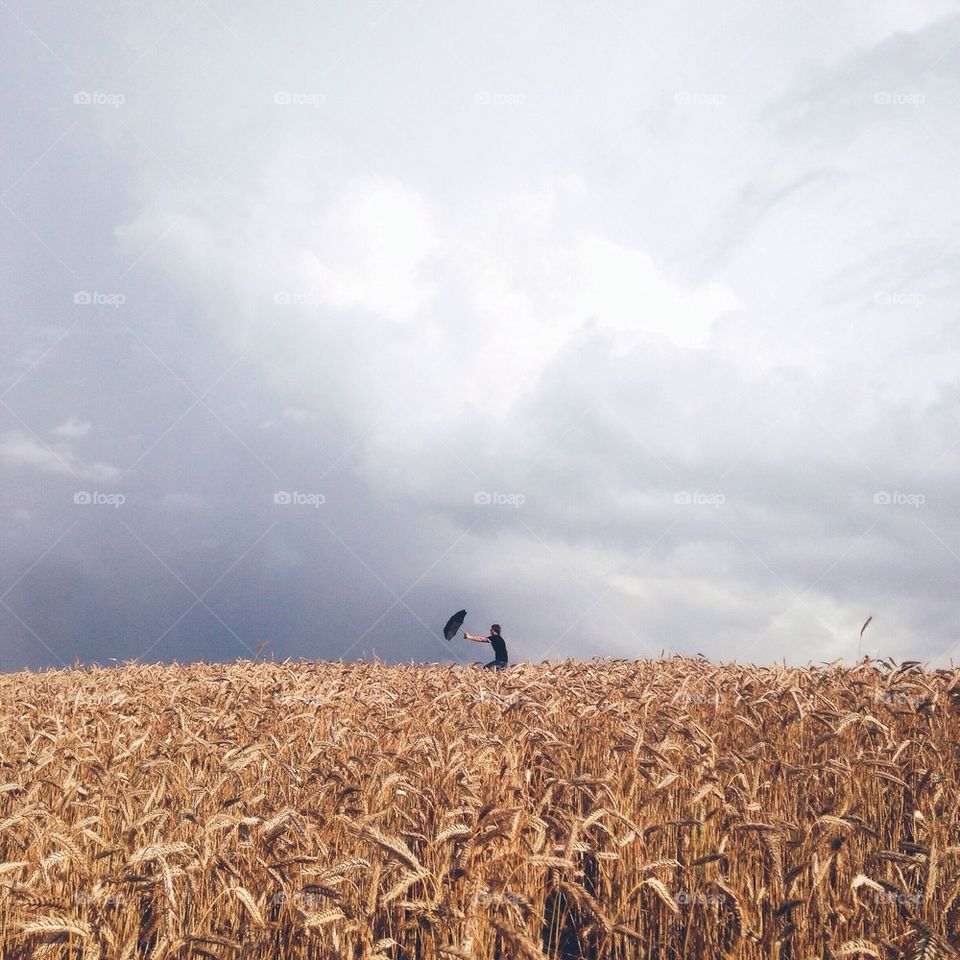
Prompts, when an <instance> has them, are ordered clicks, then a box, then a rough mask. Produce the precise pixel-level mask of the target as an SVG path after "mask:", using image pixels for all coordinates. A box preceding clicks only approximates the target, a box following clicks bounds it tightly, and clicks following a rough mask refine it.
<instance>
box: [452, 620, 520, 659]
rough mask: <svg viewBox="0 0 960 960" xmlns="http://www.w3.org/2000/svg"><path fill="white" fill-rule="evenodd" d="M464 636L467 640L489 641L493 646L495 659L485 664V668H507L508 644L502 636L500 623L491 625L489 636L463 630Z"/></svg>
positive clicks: (476, 641)
mask: <svg viewBox="0 0 960 960" xmlns="http://www.w3.org/2000/svg"><path fill="white" fill-rule="evenodd" d="M463 636H464V638H465V639H466V640H473V641H474V642H475V643H489V644H490V646H491V647H493V660H491V661H490V662H489V663H488V664H485V665H484V670H503V669H505V668H506V666H507V663H508V662H509V661H508V660H507V645H506V643H504V640H503V637H502V636H500V624H499V623H494V624H492V625H491V626H490V636H489V637H478V636H477V635H476V634H475V633H467V631H466V630H464V631H463Z"/></svg>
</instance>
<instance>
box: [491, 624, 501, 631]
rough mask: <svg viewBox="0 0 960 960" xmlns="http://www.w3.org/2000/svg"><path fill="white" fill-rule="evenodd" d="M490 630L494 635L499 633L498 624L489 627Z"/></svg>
mask: <svg viewBox="0 0 960 960" xmlns="http://www.w3.org/2000/svg"><path fill="white" fill-rule="evenodd" d="M490 629H491V630H492V631H493V632H494V633H499V632H500V624H499V623H495V624H493V625H492V626H491V627H490Z"/></svg>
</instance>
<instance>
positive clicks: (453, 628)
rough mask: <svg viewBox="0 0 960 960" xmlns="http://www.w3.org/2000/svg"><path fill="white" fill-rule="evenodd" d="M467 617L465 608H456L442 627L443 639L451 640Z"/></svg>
mask: <svg viewBox="0 0 960 960" xmlns="http://www.w3.org/2000/svg"><path fill="white" fill-rule="evenodd" d="M466 619H467V611H466V610H458V611H457V612H456V613H455V614H454V615H453V616H452V617H451V618H450V619H449V620H448V621H447V625H446V626H445V627H444V628H443V637H444V639H445V640H452V639H453V638H454V636H455V635H456V634H457V633H458V632H459V630H460V628H461V627H462V626H463V621H464V620H466Z"/></svg>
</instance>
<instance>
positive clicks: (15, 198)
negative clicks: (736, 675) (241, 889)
mask: <svg viewBox="0 0 960 960" xmlns="http://www.w3.org/2000/svg"><path fill="white" fill-rule="evenodd" d="M344 10H345V8H340V7H332V6H331V7H319V8H318V7H314V6H310V7H307V6H300V5H296V4H295V5H291V6H289V7H287V8H286V10H285V13H284V15H283V16H281V15H279V14H277V15H275V16H274V15H270V16H268V15H267V14H265V13H264V12H263V11H262V10H260V9H259V8H256V7H253V6H250V7H246V6H242V5H241V6H240V7H236V8H226V7H223V8H222V7H220V6H218V5H216V4H207V3H200V4H193V5H189V4H188V5H184V6H182V7H179V8H177V9H170V10H165V11H162V12H161V11H147V10H139V11H138V10H134V9H133V8H130V9H129V10H126V11H125V12H123V13H119V14H115V15H113V16H105V17H96V16H88V15H86V14H84V15H83V16H81V14H80V13H79V12H71V13H70V14H69V15H65V14H62V13H55V12H54V11H52V10H48V11H42V10H41V11H36V10H33V9H30V8H28V7H26V6H23V7H22V8H21V6H18V5H13V6H11V7H9V8H7V9H6V11H5V12H4V13H3V16H4V18H5V20H6V23H5V26H6V27H7V28H8V29H7V30H6V31H5V36H6V41H5V43H6V48H5V62H7V63H9V64H12V65H13V67H14V69H13V70H12V71H11V72H10V79H9V80H8V83H7V87H6V89H5V91H4V97H5V107H6V108H7V109H6V113H7V115H8V116H10V117H11V118H12V136H11V137H10V138H9V141H8V142H9V143H10V144H12V148H10V149H8V150H7V151H6V152H5V153H4V154H3V156H2V157H0V171H2V175H3V186H2V188H0V189H2V191H3V201H4V207H3V208H2V211H0V212H2V213H3V216H4V221H3V223H4V232H5V243H6V249H7V251H8V255H7V256H5V257H4V258H3V261H2V263H0V276H2V279H3V283H4V288H5V291H6V292H7V296H6V297H5V298H4V304H3V308H2V309H3V323H4V340H3V345H2V351H3V352H2V363H3V381H2V385H0V393H2V406H0V466H2V469H3V471H4V478H5V481H4V484H3V486H2V493H0V496H2V500H0V508H2V514H0V523H2V529H0V536H2V542H3V545H4V548H3V552H2V558H0V575H2V580H0V594H2V605H0V638H2V647H0V667H3V668H5V669H16V668H18V667H20V666H22V665H29V666H33V667H37V666H42V665H47V664H50V665H55V664H61V663H69V662H72V661H73V660H74V659H78V658H79V659H81V660H91V659H95V660H99V661H106V660H108V659H109V658H116V659H119V660H123V659H127V658H131V657H138V656H139V657H143V658H145V659H190V658H206V659H216V658H220V659H227V658H232V657H238V656H251V655H252V654H253V652H254V651H255V650H256V649H257V648H258V647H259V646H260V645H261V644H265V645H266V647H265V649H266V650H267V651H270V652H273V653H275V654H276V655H278V656H310V657H337V656H345V657H355V656H370V655H372V654H374V653H376V654H377V655H380V656H382V657H385V658H387V659H417V660H435V659H451V658H457V657H464V658H465V657H470V656H472V655H473V652H472V651H467V650H464V649H463V645H462V644H460V645H458V644H457V642H456V641H453V642H452V643H450V644H447V643H446V642H445V641H443V640H442V639H440V633H439V631H440V627H441V626H442V623H443V622H444V620H445V619H446V617H447V616H448V615H449V614H450V613H451V612H452V611H453V610H455V609H457V608H459V607H461V606H465V607H466V608H467V609H468V610H469V611H470V618H469V620H468V627H469V628H470V629H474V630H482V629H484V628H485V626H486V625H487V623H489V622H492V621H493V620H498V621H500V622H502V623H503V624H504V626H505V629H504V632H505V634H506V635H507V637H508V639H509V640H510V641H511V643H512V647H511V653H512V654H513V655H514V657H524V656H530V657H534V658H536V657H541V656H552V657H556V656H564V655H582V656H591V655H594V654H607V655H618V656H621V655H649V654H656V653H658V652H659V651H660V650H664V649H665V650H671V649H672V650H677V651H684V652H695V651H702V652H704V653H706V654H707V655H709V656H713V657H718V658H720V657H724V658H729V657H735V656H736V657H741V658H746V659H757V660H764V659H771V658H774V657H781V656H786V657H788V658H789V659H792V660H804V659H807V658H812V659H821V658H824V659H829V658H832V657H834V656H847V657H851V656H854V655H855V654H856V651H857V637H856V633H857V630H858V629H859V625H860V623H862V621H863V619H864V618H865V617H866V615H867V613H873V614H874V616H875V621H874V623H873V624H872V625H871V629H870V631H869V633H868V635H867V636H866V637H865V640H864V650H865V651H866V650H868V649H869V650H871V651H874V650H876V651H879V652H882V653H883V654H888V653H889V654H893V655H897V656H904V657H906V656H913V657H931V658H937V659H945V658H946V657H948V656H950V655H951V653H952V651H953V645H954V644H955V643H956V642H957V641H958V639H960V638H958V636H957V629H956V622H957V605H956V600H955V598H954V594H955V591H954V589H953V588H954V584H955V582H956V574H957V571H958V569H960V529H958V525H957V520H956V511H955V509H954V496H953V493H952V491H953V490H955V489H956V481H957V468H958V461H957V447H956V440H955V438H956V436H957V435H958V434H957V427H958V425H960V424H958V419H960V401H958V396H957V383H956V374H955V370H956V354H957V347H958V343H957V329H956V307H957V303H958V293H960V291H958V290H957V283H956V280H955V277H956V270H955V266H956V260H957V256H958V249H957V245H956V241H955V237H954V220H955V210H956V198H955V197H954V196H953V194H952V193H951V191H950V188H949V183H952V177H951V176H949V171H950V170H951V169H952V167H953V166H954V165H955V156H956V151H957V150H960V124H958V122H957V120H956V117H955V112H954V111H953V110H952V108H951V104H952V103H954V102H955V100H956V95H957V93H958V90H957V81H958V77H957V70H956V62H955V58H954V57H952V56H951V54H950V49H951V43H953V41H954V40H955V38H956V36H957V35H958V34H957V30H958V26H957V25H958V19H957V17H956V16H955V13H956V5H955V4H948V3H933V2H931V3H928V4H916V3H914V4H909V5H908V4H903V3H895V2H888V3H882V4H878V5H877V6H876V7H875V8H873V9H872V11H871V16H870V17H864V16H863V13H862V8H857V7H855V6H854V5H850V6H849V8H848V7H847V6H845V5H839V6H837V5H831V6H830V7H829V8H827V7H824V9H823V10H819V9H818V8H811V7H807V6H804V5H788V6H787V7H786V8H785V10H784V11H781V13H776V12H774V11H767V10H765V9H764V10H760V9H758V8H755V7H752V6H751V5H749V4H746V5H743V6H739V5H734V7H733V8H731V9H730V10H728V11H727V12H726V13H725V14H722V15H721V13H720V12H719V11H715V10H713V9H712V8H709V7H704V6H702V5H696V4H691V5H689V6H687V7H684V8H683V9H681V8H676V7H671V8H670V9H667V8H666V7H664V8H662V9H661V8H650V10H648V11H647V12H646V13H644V14H641V13H640V12H638V11H636V10H633V9H632V8H628V7H627V6H624V7H623V8H614V7H611V8H609V9H601V8H600V7H598V5H595V4H590V5H579V4H570V5H566V6H565V7H563V8H562V12H561V8H554V7H552V6H547V5H543V6H537V5H534V6H532V7H529V8H525V9H524V11H523V12H522V13H518V12H517V11H516V10H515V9H508V8H507V7H503V8H502V10H500V11H499V13H498V11H497V10H496V9H495V8H489V7H485V8H484V9H483V11H482V12H481V11H480V10H479V9H478V8H472V7H469V8H468V7H463V8H461V9H460V11H459V13H460V14H462V15H460V16H452V15H451V12H452V8H449V7H440V6H437V5H435V6H431V5H429V4H427V5H424V4H418V5H413V4H411V5H409V6H407V5H404V4H398V5H395V6H394V5H391V6H389V7H383V6H380V5H378V4H370V5H366V6H364V5H360V6H356V7H354V8H351V11H350V12H349V14H348V13H345V12H344ZM721 16H723V17H724V18H725V19H724V22H723V24H722V26H723V30H722V31H720V30H719V26H720V25H721V24H719V22H718V19H717V18H719V17H721ZM504 18H507V19H506V20H505V19H504ZM784 18H785V19H784ZM584 19H586V21H587V22H589V24H590V26H591V29H590V30H589V31H584V30H583V29H582V23H583V21H584ZM786 21H789V22H786ZM577 24H580V26H577ZM637 38H640V39H637ZM654 38H656V40H655V42H654ZM638 43H639V44H640V47H641V48H642V50H641V51H640V52H643V51H645V53H646V55H644V56H639V55H638ZM811 50H814V51H816V56H815V60H814V61H811V59H810V51H811Z"/></svg>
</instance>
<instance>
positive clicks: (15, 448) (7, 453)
mask: <svg viewBox="0 0 960 960" xmlns="http://www.w3.org/2000/svg"><path fill="white" fill-rule="evenodd" d="M0 460H3V461H4V463H7V464H9V465H11V466H13V467H23V468H27V469H35V470H39V471H40V472H41V473H49V474H55V475H59V476H73V477H76V478H77V479H83V480H93V481H97V482H100V483H111V482H113V481H115V480H116V479H117V478H118V477H119V476H120V471H119V470H118V469H117V468H116V467H114V466H112V465H110V464H108V463H87V462H85V461H83V460H81V459H80V458H79V457H77V456H76V454H74V453H73V452H72V451H71V450H70V449H69V447H68V446H66V445H64V444H60V445H58V446H57V447H49V446H46V445H44V444H42V443H40V442H39V441H37V440H34V439H33V438H31V437H29V436H26V435H25V434H22V433H16V432H13V433H7V434H4V435H3V436H2V437H0Z"/></svg>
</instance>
